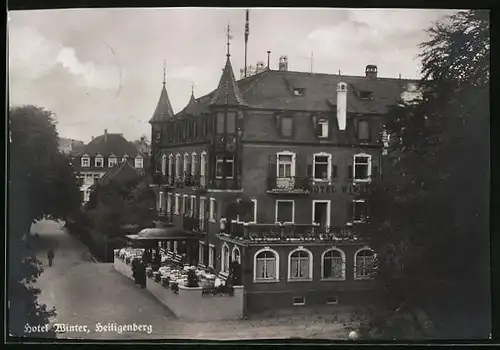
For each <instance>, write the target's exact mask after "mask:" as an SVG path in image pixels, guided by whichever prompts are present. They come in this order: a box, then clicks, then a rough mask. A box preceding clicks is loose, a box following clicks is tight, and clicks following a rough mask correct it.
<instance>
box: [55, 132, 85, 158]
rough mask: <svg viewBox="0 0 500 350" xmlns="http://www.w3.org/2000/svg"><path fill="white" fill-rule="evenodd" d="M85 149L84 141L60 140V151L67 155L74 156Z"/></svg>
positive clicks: (61, 138) (62, 138)
mask: <svg viewBox="0 0 500 350" xmlns="http://www.w3.org/2000/svg"><path fill="white" fill-rule="evenodd" d="M83 148H85V143H84V142H83V141H79V140H74V139H67V138H64V137H60V138H59V150H60V151H61V152H62V153H64V154H67V155H70V156H74V155H76V154H78V153H79V152H81V151H82V150H83Z"/></svg>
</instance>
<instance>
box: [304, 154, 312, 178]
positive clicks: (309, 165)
mask: <svg viewBox="0 0 500 350" xmlns="http://www.w3.org/2000/svg"><path fill="white" fill-rule="evenodd" d="M306 175H307V177H312V176H313V156H312V155H308V156H307V174H306Z"/></svg>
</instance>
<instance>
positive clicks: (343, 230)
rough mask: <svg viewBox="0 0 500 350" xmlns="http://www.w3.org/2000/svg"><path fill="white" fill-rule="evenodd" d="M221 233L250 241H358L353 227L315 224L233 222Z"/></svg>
mask: <svg viewBox="0 0 500 350" xmlns="http://www.w3.org/2000/svg"><path fill="white" fill-rule="evenodd" d="M221 234H223V235H226V236H230V237H232V238H237V239H245V240H250V241H257V242H259V241H332V242H337V241H356V240H358V238H357V236H356V235H355V233H354V232H353V229H352V227H350V226H346V227H338V228H321V227H320V226H319V225H314V224H302V225H301V224H247V223H245V224H244V223H239V222H232V223H230V224H228V225H226V229H225V230H223V232H221Z"/></svg>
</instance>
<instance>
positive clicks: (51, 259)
mask: <svg viewBox="0 0 500 350" xmlns="http://www.w3.org/2000/svg"><path fill="white" fill-rule="evenodd" d="M47 258H48V259H49V266H52V261H53V260H54V251H53V250H52V249H49V251H48V252H47Z"/></svg>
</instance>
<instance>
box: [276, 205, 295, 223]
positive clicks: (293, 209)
mask: <svg viewBox="0 0 500 350" xmlns="http://www.w3.org/2000/svg"><path fill="white" fill-rule="evenodd" d="M282 202H283V203H284V202H292V204H293V206H292V221H286V222H285V223H287V224H294V223H295V200H294V199H277V200H276V204H275V206H274V222H275V223H278V206H279V203H282Z"/></svg>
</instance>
